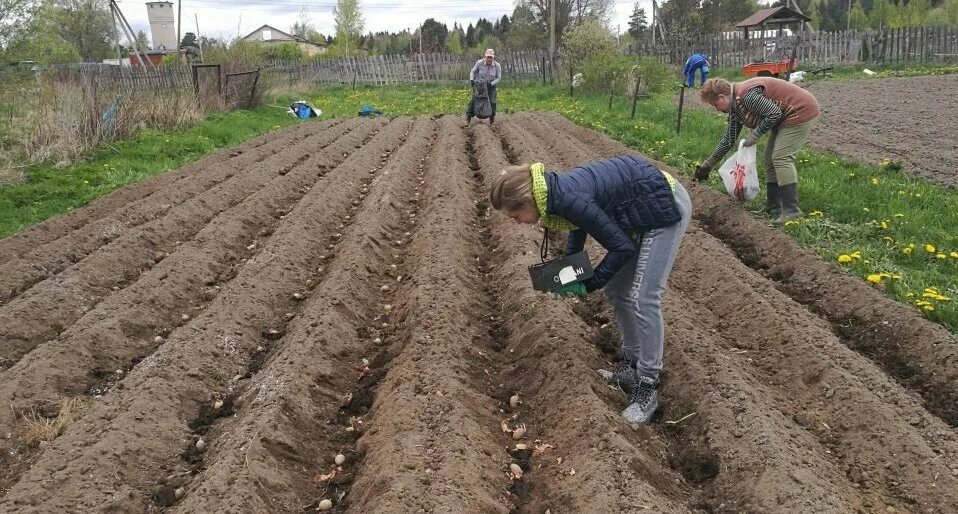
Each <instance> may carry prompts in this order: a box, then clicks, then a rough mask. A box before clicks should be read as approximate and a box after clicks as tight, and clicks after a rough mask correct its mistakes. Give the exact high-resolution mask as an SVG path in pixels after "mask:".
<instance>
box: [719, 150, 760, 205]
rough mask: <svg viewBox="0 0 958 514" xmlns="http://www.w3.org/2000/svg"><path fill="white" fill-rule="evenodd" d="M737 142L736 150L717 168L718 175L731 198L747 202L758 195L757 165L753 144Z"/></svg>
mask: <svg viewBox="0 0 958 514" xmlns="http://www.w3.org/2000/svg"><path fill="white" fill-rule="evenodd" d="M744 143H745V140H744V139H743V140H742V141H740V142H739V144H738V151H737V152H735V154H734V155H732V156H731V157H729V158H728V160H727V161H725V164H723V165H722V167H721V168H719V176H721V177H722V182H723V183H724V184H725V190H726V191H728V194H730V195H732V198H735V199H736V200H738V201H740V202H743V203H744V202H747V201H749V200H751V199H752V198H755V197H756V196H757V195H758V166H757V165H756V163H755V145H752V146H743V145H744Z"/></svg>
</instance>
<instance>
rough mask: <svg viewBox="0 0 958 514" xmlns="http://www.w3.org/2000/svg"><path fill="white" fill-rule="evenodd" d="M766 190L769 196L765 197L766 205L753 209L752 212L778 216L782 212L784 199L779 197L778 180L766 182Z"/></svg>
mask: <svg viewBox="0 0 958 514" xmlns="http://www.w3.org/2000/svg"><path fill="white" fill-rule="evenodd" d="M765 190H766V191H767V192H768V196H767V197H766V199H765V207H762V208H761V209H759V210H757V211H752V214H762V215H767V216H776V217H777V216H778V215H779V214H781V213H782V199H781V198H780V197H779V193H778V182H766V183H765Z"/></svg>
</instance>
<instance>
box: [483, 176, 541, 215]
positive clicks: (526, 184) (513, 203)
mask: <svg viewBox="0 0 958 514" xmlns="http://www.w3.org/2000/svg"><path fill="white" fill-rule="evenodd" d="M529 167H530V165H529V164H520V165H518V166H509V167H508V168H506V169H504V170H502V172H500V173H499V175H498V176H496V178H495V179H494V180H493V181H492V187H490V188H489V203H490V204H491V205H492V208H493V209H495V210H497V211H506V212H516V211H519V210H522V209H524V208H527V207H528V206H530V205H532V206H534V205H535V203H536V200H535V197H533V196H532V175H531V173H530V170H529Z"/></svg>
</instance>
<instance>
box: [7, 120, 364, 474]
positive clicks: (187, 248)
mask: <svg viewBox="0 0 958 514" xmlns="http://www.w3.org/2000/svg"><path fill="white" fill-rule="evenodd" d="M376 128H377V127H376V126H375V125H372V124H367V125H364V126H363V127H360V128H359V129H357V130H354V131H352V132H351V133H350V134H349V135H347V136H345V137H342V138H341V139H339V140H337V141H336V142H335V143H333V144H330V145H329V146H327V147H326V148H325V149H323V150H321V151H319V152H316V153H315V154H314V155H313V156H312V157H310V159H309V160H307V161H306V162H305V163H303V165H301V166H298V167H297V168H295V169H293V170H291V171H290V172H289V174H287V175H286V176H285V177H283V178H282V179H281V180H277V181H274V182H273V183H270V184H268V185H267V186H266V187H264V188H263V189H261V190H260V191H258V192H257V193H255V194H254V195H252V196H250V197H249V198H248V199H246V200H245V201H244V202H243V203H241V204H239V205H237V206H236V207H234V208H232V209H230V210H229V211H226V212H224V213H221V214H220V215H219V216H217V217H216V218H214V219H213V220H212V222H211V223H210V224H209V225H208V226H207V227H205V228H204V229H203V230H202V231H200V232H199V233H198V234H197V237H196V238H195V239H194V240H192V241H190V242H188V243H185V244H183V245H181V246H180V247H179V248H178V249H177V251H176V252H174V253H173V254H172V255H171V256H170V257H168V258H167V259H164V260H163V262H161V263H160V264H158V265H157V266H156V267H154V268H153V269H151V270H150V271H149V272H147V273H144V274H143V276H142V277H141V278H140V279H139V280H138V281H137V282H136V283H135V284H133V285H131V286H130V287H128V288H126V289H124V290H123V291H121V292H119V293H117V294H116V295H113V296H111V297H110V298H109V299H107V300H106V301H104V302H102V303H101V304H99V305H98V306H97V308H96V309H94V310H93V311H91V312H90V313H88V314H87V315H86V316H84V317H83V318H81V319H80V320H79V321H78V322H77V323H76V324H75V325H73V326H72V327H70V328H69V329H68V330H67V331H65V332H64V333H63V334H61V336H60V337H59V338H58V339H56V340H54V341H51V342H49V343H47V344H44V345H41V346H40V347H38V348H36V349H34V350H33V351H32V352H31V353H30V354H28V355H27V356H25V357H24V358H23V359H21V360H20V361H19V362H18V363H17V364H15V365H14V366H13V367H12V368H10V369H8V370H7V371H5V372H4V373H3V374H2V375H0V404H2V405H8V406H9V407H10V408H9V409H4V410H3V412H0V433H10V432H14V433H15V432H17V430H15V429H14V425H15V424H16V423H17V422H18V421H19V418H21V417H22V416H18V415H17V413H24V412H27V411H28V410H29V409H31V408H35V407H36V406H37V405H43V404H53V403H55V401H56V400H57V399H58V398H59V397H63V396H82V395H102V394H105V393H106V392H107V391H108V390H109V388H110V387H111V386H112V385H113V384H114V383H115V382H117V381H118V380H119V379H120V378H122V376H123V374H125V372H126V371H128V370H129V369H130V368H131V367H132V366H133V365H134V364H135V363H137V362H139V361H140V360H141V359H143V358H144V357H146V356H147V355H149V354H150V353H152V351H153V350H155V349H156V348H157V347H158V346H159V345H160V344H161V343H162V342H163V341H164V337H165V336H167V335H168V334H169V333H170V332H171V331H172V329H173V328H174V327H176V326H177V325H179V324H182V323H183V319H182V314H184V313H188V315H190V316H194V317H195V316H196V314H197V313H199V312H200V311H202V309H203V308H205V306H206V305H207V304H208V303H209V301H211V300H212V299H213V298H214V297H215V296H216V294H217V293H218V291H219V289H220V286H219V285H217V284H219V283H221V282H225V281H228V280H229V278H230V277H231V276H232V275H233V274H234V273H235V271H236V269H238V268H239V267H240V266H242V263H243V262H244V261H246V260H247V259H248V258H250V257H253V256H255V253H256V251H257V250H256V247H257V246H258V241H259V240H264V239H265V238H266V237H268V236H269V234H271V233H272V232H273V230H274V229H275V227H276V225H278V224H279V223H281V220H282V218H284V217H285V216H284V214H285V213H286V212H287V210H288V208H289V206H290V205H295V204H296V202H297V201H299V199H300V198H301V197H302V196H303V195H305V194H306V193H307V191H308V190H309V189H310V186H315V185H316V181H317V178H321V177H323V176H324V175H325V174H326V173H327V171H328V169H329V167H330V166H335V165H336V164H338V163H339V162H341V161H342V160H343V159H344V157H343V152H344V151H348V150H351V149H353V148H355V146H356V145H357V144H362V143H363V142H364V140H367V139H369V138H370V137H372V135H373V133H374V132H375V129H376ZM337 134H338V132H336V133H334V134H330V137H331V138H335V137H336V135H337ZM117 370H119V371H117ZM17 453H18V454H19V455H20V456H21V458H22V460H24V461H27V460H29V459H28V458H27V455H26V454H25V452H24V451H23V449H21V450H20V451H18V452H17ZM9 464H10V465H11V466H12V465H13V463H12V462H11V463H9ZM8 469H9V468H8ZM4 475H7V474H6V473H4ZM13 476H14V475H13V474H9V475H7V476H5V477H3V478H6V479H7V480H9V479H10V478H12V477H13ZM3 478H0V484H2V483H3V482H4V481H6V480H3ZM2 488H3V486H2V485H0V489H2Z"/></svg>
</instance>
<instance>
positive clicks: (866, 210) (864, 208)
mask: <svg viewBox="0 0 958 514" xmlns="http://www.w3.org/2000/svg"><path fill="white" fill-rule="evenodd" d="M862 210H863V211H865V212H872V210H871V209H869V208H868V207H862Z"/></svg>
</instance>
